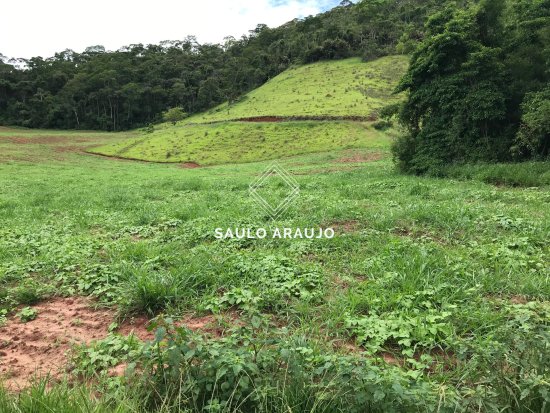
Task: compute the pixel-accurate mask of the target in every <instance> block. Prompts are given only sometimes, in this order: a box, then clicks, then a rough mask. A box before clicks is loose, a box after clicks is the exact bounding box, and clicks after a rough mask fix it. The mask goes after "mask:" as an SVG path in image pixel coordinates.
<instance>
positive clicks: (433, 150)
mask: <svg viewBox="0 0 550 413" xmlns="http://www.w3.org/2000/svg"><path fill="white" fill-rule="evenodd" d="M549 68H550V1H549V0H519V1H514V2H505V1H502V0H484V1H481V2H480V3H479V4H473V5H470V6H469V7H468V8H466V9H456V8H452V7H447V8H446V9H444V10H442V11H439V12H437V13H436V14H434V15H433V16H431V17H430V18H429V20H428V22H427V23H426V36H425V39H424V40H423V41H422V42H421V44H420V46H419V47H418V48H417V50H416V51H415V52H414V54H413V56H412V60H411V65H410V67H409V70H408V72H407V74H406V75H405V77H404V78H403V79H402V81H401V83H400V85H399V87H398V91H400V92H401V91H407V92H408V93H409V94H408V100H407V102H406V103H405V105H404V107H403V109H402V110H401V114H400V118H401V121H402V123H403V124H404V125H405V126H406V127H407V131H408V133H407V135H406V136H403V137H402V138H401V139H400V140H399V141H398V142H397V144H396V145H395V147H394V154H395V157H396V159H397V161H398V164H399V166H400V167H401V168H402V169H403V170H406V171H410V172H414V173H424V172H437V171H438V170H440V169H441V168H443V167H444V166H445V165H447V164H449V163H451V162H472V161H474V162H475V161H488V162H491V161H506V160H511V159H514V158H516V159H522V158H527V157H547V156H548V154H549V148H550V144H549V134H548V132H549V126H548V110H549V101H548V85H549V81H550V71H549ZM518 131H519V133H518Z"/></svg>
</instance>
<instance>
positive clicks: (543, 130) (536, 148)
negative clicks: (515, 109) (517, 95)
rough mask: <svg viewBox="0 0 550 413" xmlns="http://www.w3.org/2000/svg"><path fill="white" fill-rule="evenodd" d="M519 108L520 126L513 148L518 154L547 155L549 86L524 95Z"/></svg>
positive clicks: (549, 149) (549, 123) (549, 114)
mask: <svg viewBox="0 0 550 413" xmlns="http://www.w3.org/2000/svg"><path fill="white" fill-rule="evenodd" d="M521 109H522V117H521V126H520V129H519V133H518V136H517V141H516V144H517V147H516V148H515V149H517V150H518V152H519V154H520V155H524V154H525V155H527V156H529V155H532V156H539V157H542V158H545V157H548V155H550V86H548V87H546V89H544V90H541V91H540V92H534V93H530V94H528V95H527V96H525V100H524V102H523V104H522V105H521Z"/></svg>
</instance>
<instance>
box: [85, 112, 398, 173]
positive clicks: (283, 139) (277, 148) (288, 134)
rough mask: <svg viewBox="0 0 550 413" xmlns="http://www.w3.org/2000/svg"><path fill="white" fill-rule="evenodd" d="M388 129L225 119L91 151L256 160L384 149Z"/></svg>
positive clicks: (160, 158) (163, 158) (206, 161)
mask: <svg viewBox="0 0 550 413" xmlns="http://www.w3.org/2000/svg"><path fill="white" fill-rule="evenodd" d="M390 136H391V132H389V133H384V132H380V131H377V130H375V129H374V128H373V127H372V126H371V124H369V123H363V122H346V121H339V122H328V121H326V122H310V121H306V122H269V123H266V122H258V123H254V122H223V123H216V124H210V125H181V126H176V127H171V128H166V129H162V130H159V131H157V132H154V133H152V134H149V135H147V136H146V137H143V136H139V137H136V138H133V139H131V140H129V141H122V142H120V143H118V144H109V145H106V146H100V147H97V148H93V149H91V152H94V153H99V154H104V155H111V156H117V157H122V158H130V159H139V160H145V161H155V162H196V163H198V164H200V165H214V164H224V163H241V162H254V161H260V160H266V159H278V158H285V157H289V156H295V155H300V154H304V153H312V152H323V151H327V149H328V148H341V149H352V148H373V149H384V150H387V148H388V146H389V143H390Z"/></svg>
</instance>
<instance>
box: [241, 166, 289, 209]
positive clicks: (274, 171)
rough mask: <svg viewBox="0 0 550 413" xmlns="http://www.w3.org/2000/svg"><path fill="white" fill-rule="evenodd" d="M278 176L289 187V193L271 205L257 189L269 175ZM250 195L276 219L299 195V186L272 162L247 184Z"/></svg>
mask: <svg viewBox="0 0 550 413" xmlns="http://www.w3.org/2000/svg"><path fill="white" fill-rule="evenodd" d="M273 176H278V177H279V178H281V179H282V180H283V182H284V183H285V184H286V185H287V186H288V187H289V189H290V192H289V194H288V195H287V196H286V197H285V198H284V199H283V200H282V201H281V202H280V203H279V204H278V205H276V206H275V207H274V206H272V205H271V204H270V203H269V202H268V201H267V200H266V199H265V198H263V197H262V196H261V195H260V194H259V193H258V190H259V189H260V188H261V187H262V185H263V184H264V183H265V182H266V181H267V180H268V179H270V178H271V177H273ZM249 193H250V196H251V197H252V198H253V199H254V200H255V201H256V202H257V203H258V204H259V205H260V206H261V207H262V208H263V209H264V210H265V211H266V212H267V213H268V214H269V215H270V216H271V218H272V219H277V218H278V217H279V216H280V215H281V214H282V213H283V212H285V211H286V210H287V209H288V208H289V207H290V204H291V203H292V201H294V200H295V199H296V198H297V197H298V196H299V195H300V186H299V185H298V182H296V180H295V179H294V178H293V177H292V176H291V175H290V174H289V173H288V172H287V171H286V170H285V169H284V168H282V167H281V165H279V163H278V162H272V163H271V164H270V165H269V166H268V167H267V168H266V169H265V170H264V172H263V173H262V175H261V176H260V177H259V178H258V179H257V180H256V181H254V182H253V183H251V184H250V186H249Z"/></svg>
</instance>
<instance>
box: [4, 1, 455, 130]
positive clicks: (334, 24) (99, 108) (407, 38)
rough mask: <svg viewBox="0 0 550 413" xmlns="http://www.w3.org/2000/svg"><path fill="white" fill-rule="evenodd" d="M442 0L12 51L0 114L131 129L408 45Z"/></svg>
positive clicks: (17, 121)
mask: <svg viewBox="0 0 550 413" xmlns="http://www.w3.org/2000/svg"><path fill="white" fill-rule="evenodd" d="M443 3H445V2H441V1H438V0H364V1H362V2H360V3H358V4H353V3H351V2H350V1H347V0H344V1H343V2H342V3H341V4H340V6H338V7H336V8H334V9H332V10H330V11H328V12H326V13H323V14H320V15H317V16H310V17H307V18H305V19H299V20H298V19H297V20H294V21H291V22H289V23H287V24H285V25H283V26H281V27H278V28H269V27H267V26H265V25H258V26H257V27H256V28H255V29H254V30H252V31H250V33H249V34H248V35H247V36H243V37H242V38H241V39H234V38H226V39H225V42H224V44H198V43H197V41H196V40H195V39H194V38H193V37H189V38H187V39H184V40H179V41H165V42H162V43H161V44H158V45H154V44H152V45H142V44H134V45H129V46H127V47H123V48H121V49H119V50H117V51H106V50H105V49H104V47H102V46H93V47H89V48H87V49H86V50H85V51H84V52H83V53H77V52H75V51H72V50H65V51H63V52H60V53H57V54H56V55H55V56H54V57H51V58H46V59H44V58H42V57H35V58H32V59H28V60H22V59H16V60H14V59H12V60H11V61H10V60H7V58H4V59H1V60H3V63H2V62H1V61H0V123H3V124H9V125H20V126H26V127H35V128H38V127H40V128H57V129H101V130H124V129H129V128H135V127H140V126H144V125H146V124H148V123H151V122H155V121H157V120H159V119H160V116H161V113H162V112H163V111H165V110H167V109H168V108H172V107H181V108H182V110H183V111H185V112H187V113H195V112H199V111H202V110H204V109H207V108H210V107H212V106H214V105H216V104H219V103H221V102H224V101H230V102H231V101H234V100H236V99H238V97H239V96H240V95H242V94H243V93H244V92H247V91H249V90H251V89H253V88H255V87H257V86H259V85H261V84H263V83H264V82H265V81H266V80H268V79H270V78H271V77H273V76H275V75H277V74H279V73H280V72H282V71H283V70H285V69H286V68H288V67H289V66H290V65H292V64H300V63H309V62H314V61H318V60H322V59H339V58H344V57H348V56H362V57H364V58H365V59H371V58H374V57H377V56H381V55H386V54H395V53H410V52H411V51H412V50H413V49H414V47H415V44H416V43H417V42H418V41H419V40H421V39H422V38H423V37H424V23H425V21H426V19H427V16H428V15H430V14H431V13H433V12H434V11H436V10H439V9H441V7H442V4H443ZM447 3H448V2H447ZM452 3H453V4H454V3H455V2H452Z"/></svg>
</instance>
